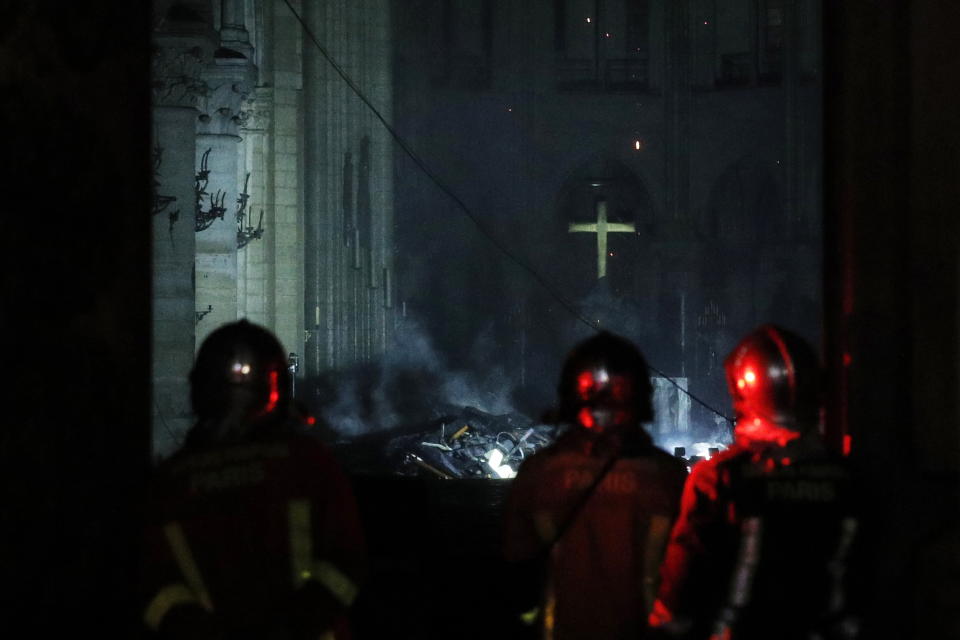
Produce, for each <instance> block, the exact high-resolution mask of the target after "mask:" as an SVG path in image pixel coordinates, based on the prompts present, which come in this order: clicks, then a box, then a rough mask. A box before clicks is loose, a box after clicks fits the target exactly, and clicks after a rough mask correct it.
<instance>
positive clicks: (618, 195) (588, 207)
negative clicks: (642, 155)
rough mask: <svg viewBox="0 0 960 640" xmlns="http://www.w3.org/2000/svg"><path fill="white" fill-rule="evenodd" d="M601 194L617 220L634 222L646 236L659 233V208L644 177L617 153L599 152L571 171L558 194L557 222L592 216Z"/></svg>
mask: <svg viewBox="0 0 960 640" xmlns="http://www.w3.org/2000/svg"><path fill="white" fill-rule="evenodd" d="M598 198H604V199H606V200H607V208H608V215H609V216H610V220H611V221H614V222H633V223H635V224H636V225H637V232H638V233H639V234H640V235H642V236H647V237H656V234H657V231H658V221H659V219H660V215H659V209H658V207H657V206H656V204H655V202H654V199H653V197H652V196H651V194H650V192H649V190H648V189H647V186H646V183H645V182H644V180H643V179H642V178H641V177H640V176H638V175H637V173H636V172H635V171H634V170H633V169H632V168H630V167H628V166H627V165H626V164H624V163H623V162H621V161H620V160H619V159H617V158H615V157H611V156H608V155H605V154H595V155H594V156H592V157H591V158H589V159H587V160H586V161H584V162H582V163H581V164H580V165H579V166H577V167H576V168H574V169H572V170H571V171H569V172H568V173H567V175H566V177H565V178H564V179H563V182H562V183H561V186H560V190H559V192H558V194H557V201H556V213H557V223H558V224H559V225H561V226H563V227H564V228H566V225H567V224H568V223H569V222H575V221H581V220H585V219H589V218H590V217H591V215H592V212H593V210H594V206H595V202H596V200H597V199H598Z"/></svg>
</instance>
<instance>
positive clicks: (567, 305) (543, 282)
mask: <svg viewBox="0 0 960 640" xmlns="http://www.w3.org/2000/svg"><path fill="white" fill-rule="evenodd" d="M283 2H284V4H286V5H287V8H288V9H289V10H290V13H292V14H293V17H294V18H296V19H297V22H299V23H300V26H301V27H302V28H303V32H304V33H305V34H307V36H308V37H309V38H310V40H311V42H313V44H314V46H316V48H317V50H318V51H319V52H320V54H321V55H323V57H324V59H326V61H327V63H329V64H330V66H331V67H332V68H333V70H334V71H336V72H337V75H339V76H340V78H341V79H342V80H343V81H344V82H345V83H346V85H347V86H348V87H350V90H351V91H353V93H354V94H355V95H356V96H357V97H358V98H359V99H360V101H361V102H363V104H365V105H366V106H367V108H368V109H369V110H370V112H371V113H373V115H374V117H375V118H376V119H377V120H379V121H380V124H382V125H383V127H384V128H385V129H386V130H387V133H389V134H390V137H392V138H393V140H394V142H396V143H397V145H398V146H399V147H400V149H401V150H403V152H404V153H405V154H407V156H408V157H409V158H410V159H411V160H412V161H413V163H414V164H415V165H417V167H418V168H419V169H420V170H421V171H422V172H423V173H424V175H426V176H427V177H428V178H430V180H431V181H432V182H433V183H434V184H435V185H437V187H438V188H439V189H440V191H442V192H443V193H445V194H446V195H447V197H449V198H450V199H451V200H453V202H454V203H456V205H457V206H458V207H459V208H460V210H461V211H462V212H463V213H464V214H465V215H466V216H467V218H469V219H470V221H471V222H473V224H474V226H476V227H477V229H478V230H479V231H480V233H482V234H483V235H484V236H486V238H487V239H488V240H489V241H490V242H491V244H493V246H494V247H496V248H497V249H498V250H499V251H500V252H501V253H502V254H503V255H505V256H506V257H507V258H508V259H509V260H510V261H511V262H513V263H514V264H516V265H517V266H519V267H520V268H521V269H523V270H524V271H526V272H527V274H528V275H530V277H532V278H533V279H534V281H536V282H537V283H538V284H539V285H540V286H541V287H543V288H544V290H545V291H547V293H549V294H550V295H551V296H553V297H554V298H555V299H556V300H557V302H558V303H559V304H560V306H562V307H563V308H564V309H566V310H567V311H568V312H569V313H570V314H571V315H573V316H574V317H575V318H576V319H577V320H579V321H580V322H582V323H583V324H585V325H586V326H587V327H589V328H590V329H591V330H592V331H597V330H598V329H600V328H601V327H600V322H599V320H598V321H597V322H596V323H594V322H591V321H590V320H589V319H587V318H586V317H585V316H584V315H583V314H582V313H580V310H579V309H577V308H576V306H575V305H574V304H572V303H571V302H570V301H568V300H567V299H566V298H565V297H564V296H563V295H562V294H561V293H560V292H559V291H558V290H557V288H556V287H554V286H553V285H552V284H551V283H550V282H549V281H548V280H547V279H546V278H544V277H543V276H541V275H540V274H539V273H538V272H537V271H536V270H535V269H534V268H533V267H532V266H530V265H528V264H527V263H526V262H525V261H524V260H523V259H522V258H520V257H519V256H517V255H516V254H515V253H513V252H512V251H511V250H510V249H509V248H507V247H506V246H504V245H503V244H501V243H500V241H499V239H498V238H497V237H496V236H495V235H494V234H493V232H491V231H490V230H489V229H488V228H487V226H486V225H485V224H483V222H482V221H481V220H480V219H479V218H478V217H477V216H476V215H475V214H474V213H473V211H471V209H470V207H468V206H467V205H466V203H465V202H463V200H461V199H460V198H459V197H458V196H457V194H455V193H454V192H453V190H452V189H450V188H449V187H447V185H446V184H444V183H443V182H442V181H441V180H440V179H439V178H438V177H437V176H436V175H435V174H434V173H433V172H432V171H431V170H430V168H429V167H427V165H426V164H425V163H424V162H423V161H422V160H421V159H420V157H419V156H418V155H417V154H416V153H415V152H414V151H413V149H412V148H411V147H410V145H408V144H407V142H406V141H405V140H404V139H403V138H401V137H400V134H398V133H397V132H396V130H395V129H394V128H393V126H392V125H391V124H390V123H389V122H387V120H386V118H384V117H383V115H382V114H381V113H380V111H379V110H378V109H377V108H376V107H375V106H373V103H371V102H370V100H369V99H368V98H367V96H366V95H365V94H364V93H363V91H361V90H360V88H359V87H358V86H357V85H356V84H355V83H354V82H353V79H352V78H350V76H349V75H348V74H347V72H346V71H344V70H343V68H342V67H341V66H340V65H339V64H337V61H336V60H334V59H333V57H332V56H331V55H330V54H329V53H328V52H327V50H326V49H325V48H324V47H323V45H321V44H320V41H319V40H317V37H316V36H315V35H314V34H313V31H311V29H310V27H308V26H307V23H306V22H304V20H303V18H302V17H301V16H300V14H299V13H298V12H297V10H296V9H294V8H293V5H291V4H290V0H283ZM650 370H651V371H653V372H654V373H656V374H657V375H659V376H660V377H662V378H664V379H665V380H667V381H668V382H670V384H672V385H673V386H674V387H676V388H677V390H678V391H680V392H682V393H684V394H685V395H686V396H687V397H689V398H690V399H691V400H693V401H694V402H696V403H697V404H699V405H700V406H702V407H704V408H706V409H707V410H708V411H710V412H712V413H714V414H715V415H717V416H719V417H721V418H723V419H724V420H726V421H727V422H729V423H730V424H731V425H732V424H733V420H732V419H731V418H730V417H728V416H726V415H725V414H723V413H722V412H720V411H718V410H717V409H714V408H713V407H711V406H710V405H709V404H707V403H706V402H705V401H703V400H701V399H700V398H698V397H697V396H695V395H694V394H692V393H691V392H690V391H688V390H687V389H684V388H683V387H682V386H681V385H680V383H678V382H677V381H676V380H674V379H673V378H671V377H670V376H668V375H666V374H665V373H663V372H662V371H660V370H659V369H657V368H656V367H653V366H651V367H650Z"/></svg>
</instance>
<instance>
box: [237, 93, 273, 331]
mask: <svg viewBox="0 0 960 640" xmlns="http://www.w3.org/2000/svg"><path fill="white" fill-rule="evenodd" d="M244 110H245V111H246V113H247V114H248V117H247V118H246V121H245V123H244V125H243V127H242V128H241V129H240V134H241V136H242V138H243V143H242V147H243V150H244V158H243V160H244V162H243V163H242V166H241V167H240V171H238V173H237V179H238V181H239V185H240V188H241V189H242V188H243V184H244V180H245V179H246V175H247V174H248V173H249V174H250V179H249V183H248V184H247V194H248V195H249V198H248V200H247V209H246V216H245V219H244V227H252V228H254V229H256V228H257V224H258V222H259V221H260V213H261V212H263V213H264V216H263V236H262V237H261V238H259V239H253V240H250V241H249V242H248V244H247V245H246V246H245V247H244V248H242V249H240V250H239V255H238V260H237V268H238V282H239V289H238V292H239V308H238V313H239V315H240V316H241V317H247V318H249V319H250V321H251V322H256V323H258V324H262V325H264V326H266V327H274V324H275V317H276V313H275V308H274V289H273V277H274V269H273V266H274V261H273V254H274V242H275V239H276V225H275V224H274V223H275V216H274V215H273V214H272V211H271V210H270V207H268V206H267V203H268V201H269V202H272V200H273V199H272V197H271V196H269V195H268V193H267V190H268V187H269V185H270V184H271V180H272V176H273V171H271V166H270V162H269V158H268V155H269V153H270V148H271V139H270V138H271V136H270V126H271V119H272V111H273V90H272V89H271V88H269V87H257V88H256V90H255V91H254V92H253V95H252V96H251V99H250V100H248V101H247V102H246V103H245V109H244Z"/></svg>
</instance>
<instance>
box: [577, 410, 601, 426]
mask: <svg viewBox="0 0 960 640" xmlns="http://www.w3.org/2000/svg"><path fill="white" fill-rule="evenodd" d="M577 420H578V421H579V422H580V424H581V425H583V426H584V427H586V428H587V429H593V428H594V427H596V426H597V423H596V421H595V420H594V419H593V414H592V413H590V409H588V408H587V407H583V408H582V409H580V413H578V414H577Z"/></svg>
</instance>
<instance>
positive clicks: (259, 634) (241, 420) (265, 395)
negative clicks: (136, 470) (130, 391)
mask: <svg viewBox="0 0 960 640" xmlns="http://www.w3.org/2000/svg"><path fill="white" fill-rule="evenodd" d="M289 375H290V373H289V368H288V362H287V358H286V353H285V352H284V350H283V349H282V347H281V346H280V343H279V342H278V341H277V339H276V338H275V337H274V336H273V335H272V334H271V333H270V332H269V331H267V330H266V329H263V328H262V327H259V326H256V325H254V324H251V323H249V322H247V321H243V320H241V321H239V322H235V323H232V324H228V325H224V326H223V327H221V328H219V329H217V330H216V331H214V332H213V333H212V334H210V336H209V337H208V338H207V339H206V340H205V341H204V343H203V345H202V346H201V348H200V351H199V353H198V354H197V359H196V363H195V365H194V368H193V371H192V372H191V374H190V385H191V402H192V405H193V410H194V413H195V415H196V418H197V421H196V424H195V426H194V427H193V428H192V429H191V430H190V432H189V433H188V436H187V440H186V443H185V445H184V446H183V447H182V448H181V449H180V450H179V451H178V452H177V453H175V454H174V455H173V456H172V457H171V458H170V459H169V460H167V461H165V462H164V463H162V464H161V465H160V467H159V468H158V469H157V472H156V477H155V479H154V482H153V483H152V484H153V487H152V494H151V500H150V503H149V508H148V512H147V526H146V534H145V553H144V562H143V567H142V576H143V587H144V589H143V604H144V610H143V619H144V621H145V623H146V626H147V627H148V628H149V629H151V630H152V631H154V632H155V633H156V634H159V636H160V637H165V638H194V637H195V638H200V637H203V638H218V637H222V638H231V639H232V638H308V637H309V638H314V639H316V638H327V639H332V638H337V639H338V640H343V639H344V638H347V637H349V635H348V634H349V628H348V627H349V625H348V624H347V611H348V608H349V607H350V604H351V603H352V601H353V600H354V598H355V597H356V595H357V590H358V584H359V580H360V577H361V576H362V573H363V571H364V546H363V538H362V535H361V530H360V524H359V518H358V514H357V507H356V504H355V502H354V498H353V494H352V491H351V488H350V486H349V484H348V481H347V478H346V476H345V475H344V473H343V472H342V471H341V470H340V468H339V466H338V464H337V463H336V461H335V460H334V459H333V457H332V456H331V454H330V453H329V452H328V451H327V450H326V449H325V448H324V447H323V446H322V445H321V444H320V443H319V442H318V441H317V440H316V439H315V438H313V437H311V436H309V435H307V432H308V429H309V426H310V424H311V423H312V422H313V420H312V418H309V417H308V416H306V414H305V413H304V412H302V411H299V410H298V409H297V408H296V407H295V405H294V403H293V402H292V399H291V397H290V388H291V386H290V380H289Z"/></svg>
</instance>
